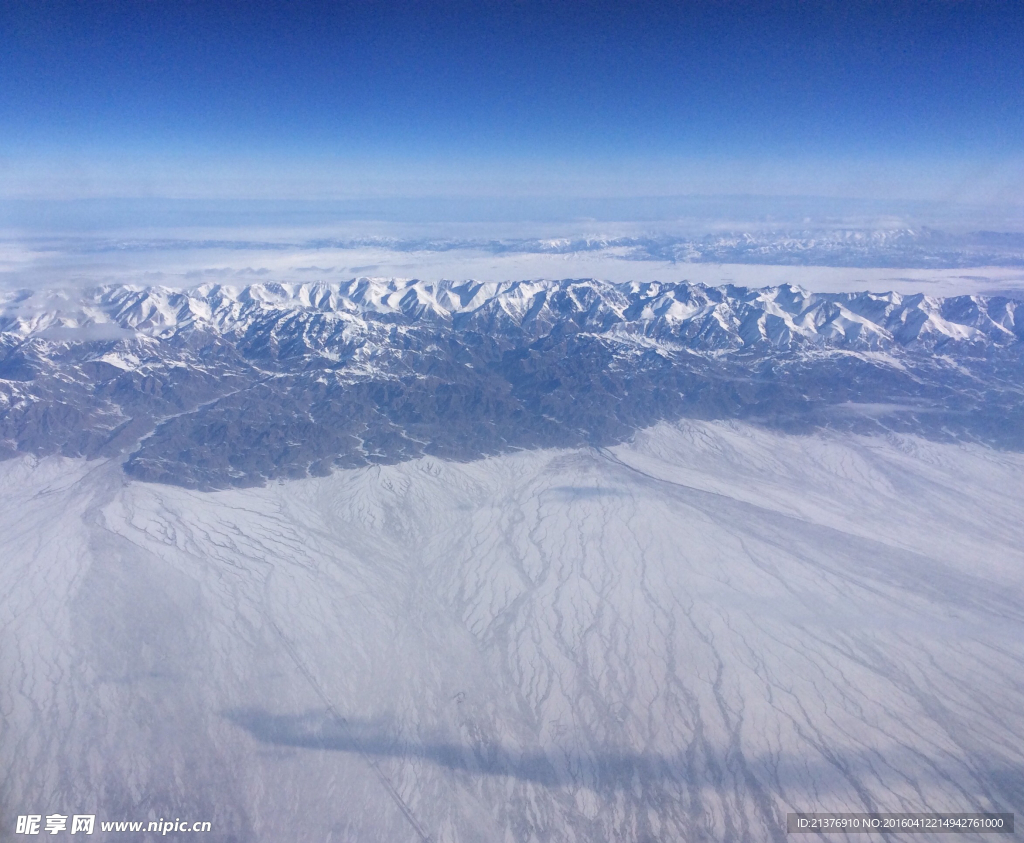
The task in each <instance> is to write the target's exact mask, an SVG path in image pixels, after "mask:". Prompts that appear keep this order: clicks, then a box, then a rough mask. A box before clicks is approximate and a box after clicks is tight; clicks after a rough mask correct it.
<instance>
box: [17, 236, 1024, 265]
mask: <svg viewBox="0 0 1024 843" xmlns="http://www.w3.org/2000/svg"><path fill="white" fill-rule="evenodd" d="M31 245H32V247H33V248H35V249H39V250H42V251H60V250H64V249H71V250H72V251H75V252H78V253H110V252H145V251H175V250H193V249H229V250H254V251H282V250H294V249H303V250H308V249H313V250H315V249H365V248H375V249H376V248H379V249H386V250H388V251H393V252H424V251H427V252H452V251H457V250H467V249H468V250H473V251H481V252H485V253H491V254H495V255H508V254H513V255H529V254H537V255H571V254H585V253H600V252H606V253H610V254H614V255H615V256H616V257H618V258H620V259H624V260H637V261H670V262H674V263H738V264H768V265H781V266H836V267H904V268H913V267H917V268H928V269H940V268H957V267H979V266H1003V267H1009V266H1024V233H1019V232H999V231H972V232H965V233H951V232H946V231H942V230H939V229H935V228H928V227H917V228H907V227H904V228H864V227H855V228H843V227H829V228H811V227H809V228H806V229H792V228H787V229H777V230H769V229H758V230H753V231H751V230H741V231H719V232H716V233H711V234H706V235H702V236H681V235H676V234H671V235H670V234H642V235H634V236H622V235H611V236H588V237H551V238H538V237H525V238H499V239H495V238H477V239H474V238H459V237H454V238H453V237H447V238H422V237H356V238H347V239H346V238H340V239H339V238H317V239H298V240H292V239H287V238H286V239H283V240H281V239H268V240H252V239H230V238H223V239H208V238H207V239H202V238H199V239H181V238H175V237H162V238H148V237H142V238H140V237H128V238H117V239H110V238H106V237H98V238H92V237H88V238H81V237H80V238H59V239H56V240H51V239H47V238H45V237H44V238H37V239H36V240H32V241H31Z"/></svg>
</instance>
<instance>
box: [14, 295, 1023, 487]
mask: <svg viewBox="0 0 1024 843" xmlns="http://www.w3.org/2000/svg"><path fill="white" fill-rule="evenodd" d="M1022 307H1024V305H1021V304H1019V303H1017V302H1014V301H1013V300H1010V299H1006V298H985V297H978V296H974V297H967V296H963V297H957V298H949V299H933V298H928V297H925V296H909V297H903V296H899V295H897V294H886V295H874V294H868V293H851V294H835V295H820V294H810V293H807V292H805V291H803V290H800V289H797V288H793V287H788V286H783V287H779V288H770V289H763V290H749V289H745V288H740V287H731V286H730V287H722V288H707V287H704V286H701V285H689V284H685V283H683V284H635V285H612V284H606V283H602V282H597V281H590V280H584V281H559V282H522V283H506V284H475V283H466V284H441V285H430V284H422V283H419V282H401V281H376V280H369V279H359V280H356V281H352V282H348V283H345V284H332V285H328V284H310V285H289V286H283V285H256V286H252V287H246V288H237V289H236V288H227V287H220V286H207V287H200V288H197V289H194V290H191V291H184V292H181V291H171V290H166V289H161V288H132V287H123V286H119V287H105V288H99V289H95V290H90V291H86V292H81V293H75V294H74V295H71V294H63V293H46V294H38V293H37V294H32V293H19V294H14V295H9V296H8V297H7V299H6V300H4V301H2V304H0V402H2V403H0V449H2V453H3V455H4V456H8V457H9V456H13V455H16V454H18V453H33V454H38V455H44V454H54V453H60V454H64V455H68V456H86V457H98V456H111V455H116V454H125V455H126V462H125V470H126V471H127V472H128V473H129V474H130V475H131V476H134V477H137V478H140V479H144V480H153V481H159V482H168V483H175V484H181V485H186V486H193V487H198V488H218V487H226V486H231V485H253V484H259V483H262V482H265V481H266V480H268V479H272V478H280V477H300V476H306V475H307V474H310V473H313V474H318V473H325V472H329V471H330V470H331V469H332V468H333V467H335V466H356V465H365V464H369V463H375V462H396V461H400V460H403V459H409V458H413V457H416V456H419V455H422V454H435V455H438V456H443V457H450V458H455V459H469V458H474V457H479V456H482V455H485V454H492V453H498V452H501V451H505V450H509V449H514V448H533V447H548V446H564V447H570V446H582V445H592V446H601V445H607V444H611V443H614V442H618V441H622V440H623V439H626V438H628V437H629V436H630V435H631V433H632V432H633V431H635V430H636V429H638V428H640V427H645V426H648V425H651V424H653V423H655V422H657V421H659V420H664V419H676V418H682V417H697V418H706V419H714V418H737V419H746V420H750V421H755V422H758V423H761V424H765V425H770V426H773V427H778V428H782V429H785V430H790V431H806V430H811V429H815V428H820V427H836V428H840V429H845V430H854V431H864V432H871V431H885V430H896V431H906V432H914V433H918V434H921V435H925V436H930V437H937V438H943V439H964V440H970V441H979V442H984V443H987V444H990V445H993V446H996V447H1003V448H1013V449H1024V310H1022V309H1021V308H1022Z"/></svg>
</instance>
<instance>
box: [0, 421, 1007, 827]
mask: <svg viewBox="0 0 1024 843" xmlns="http://www.w3.org/2000/svg"><path fill="white" fill-rule="evenodd" d="M0 535H2V537H3V539H2V544H3V556H4V563H3V565H2V566H0V642H2V643H0V683H2V684H0V717H2V721H3V728H2V730H0V758H3V760H4V763H3V765H2V766H0V810H2V812H3V816H4V817H11V816H13V815H14V814H25V813H42V814H47V813H51V812H59V813H63V814H72V813H96V814H97V815H98V817H99V818H100V819H133V818H138V819H142V818H150V817H151V818H154V819H155V818H158V817H172V818H173V817H181V818H189V819H201V820H207V819H208V820H211V821H212V822H213V828H214V833H213V834H212V835H203V837H204V839H208V840H211V839H216V840H233V841H239V843H241V841H245V843H256V841H267V843H277V842H278V841H370V840H373V841H378V840H379V841H420V840H428V839H429V840H432V841H437V843H440V841H605V840H607V841H612V840H615V841H641V840H644V841H654V840H657V841H676V840H679V841H682V840H686V841H698V840H751V841H761V840H783V839H784V838H785V814H786V812H787V811H811V810H817V811H841V810H849V811H860V810H880V811H922V810H934V811H947V812H948V811H969V810H1006V811H1016V812H1017V813H1018V814H1020V813H1021V812H1024V456H1022V455H1020V454H1012V453H1006V452H998V451H994V450H988V449H986V448H984V447H981V446H975V445H952V444H939V443H934V442H927V441H924V440H920V439H916V438H912V437H895V436H892V437H889V438H883V437H874V438H868V437H855V436H852V435H846V436H839V435H836V434H830V433H828V432H821V433H817V434H814V435H809V436H791V435H783V434H779V433H773V432H768V431H765V430H763V429H759V428H756V427H752V426H746V425H741V424H738V423H726V422H719V423H701V422H683V423H679V424H677V425H668V424H662V425H659V426H657V427H655V428H653V429H649V430H646V431H641V432H639V433H637V435H636V437H635V439H634V441H633V442H631V443H628V444H624V445H620V446H617V447H614V448H610V449H607V450H602V449H594V450H574V451H570V450H558V451H555V450H535V451H523V452H518V453H512V454H508V455H504V456H500V457H492V458H487V459H482V460H477V461H473V462H463V463H458V462H447V461H442V460H438V459H435V458H422V459H417V460H412V461H408V462H404V463H401V464H398V465H391V466H373V467H367V468H361V469H353V470H347V471H337V472H335V473H334V474H332V475H331V476H329V477H323V478H310V479H305V480H295V481H288V482H279V483H274V484H271V485H269V486H266V487H263V488H253V489H245V490H228V491H220V492H209V493H203V492H196V491H190V490H187V489H182V488H177V487H170V486H164V485H157V484H146V483H139V482H132V481H129V480H128V479H126V477H125V476H124V474H123V473H122V471H121V469H120V466H119V464H118V462H117V461H102V460H95V461H91V462H86V461H81V460H66V459H59V458H46V459H43V460H38V461H37V460H34V459H31V458H28V457H22V458H18V459H15V460H10V461H7V462H5V463H2V464H0ZM4 822H5V823H7V820H6V819H5V820H4ZM9 831H10V829H8V828H7V827H5V828H4V829H3V830H2V831H0V835H3V836H4V838H5V839H6V835H7V834H9ZM123 836H124V835H117V834H110V835H109V839H115V838H117V839H120V838H121V837H123ZM103 837H104V835H102V834H101V833H99V831H97V835H96V836H95V837H94V838H92V839H100V840H102V839H103ZM855 839H857V838H855ZM859 839H861V840H868V839H869V838H867V837H863V836H861V837H859ZM911 839H914V840H921V841H923V840H926V839H927V836H923V835H919V836H915V837H913V838H911ZM939 839H945V837H941V838H939Z"/></svg>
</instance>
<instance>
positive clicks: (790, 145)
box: [0, 0, 1024, 202]
mask: <svg viewBox="0 0 1024 843" xmlns="http://www.w3.org/2000/svg"><path fill="white" fill-rule="evenodd" d="M1022 160H1024V3H1021V2H969V0H930V2H918V3H901V2H895V1H893V2H877V3H863V2H850V1H848V2H812V0H805V1H804V2H778V3H754V2H733V3H730V2H693V3H688V2H674V3H666V2H649V3H645V2H626V1H625V0H623V2H616V3H611V2H609V3H599V2H592V3H591V2H585V0H578V1H577V2H533V0H477V2H466V3H462V2H445V3H438V2H402V0H390V2H375V0H361V2H357V3H345V2H341V3H305V2H298V0H296V2H288V3H258V2H253V3H237V4H229V3H218V2H212V0H196V1H195V2H174V0H158V1H157V0H154V2H101V0H97V1H96V2H68V3H58V2H48V0H24V2H11V0H0V195H3V194H6V195H8V196H12V195H19V196H34V195H38V196H62V197H73V196H95V195H126V196H132V195H178V196H192V195H195V196H225V197H246V196H260V197H274V196H282V197H288V198H299V197H304V196H311V197H318V198H320V197H335V198H336V197H346V196H358V195H362V194H369V195H382V194H383V195H429V194H434V193H437V194H445V193H448V194H459V193H470V194H479V195H483V194H487V195H492V194H501V193H502V192H506V191H507V192H509V193H519V194H527V195H529V194H532V193H538V194H558V193H566V194H572V193H576V194H592V195H618V194H622V195H642V194H665V193H768V194H770V193H783V194H784V193H797V194H818V195H859V196H862V197H869V198H870V197H871V196H873V195H875V194H877V195H878V196H880V197H883V198H885V197H900V198H909V199H913V198H940V199H942V198H953V199H955V198H957V197H958V196H961V195H962V196H966V197H967V198H974V199H978V198H980V199H982V200H992V201H1003V202H1015V201H1017V200H1018V199H1019V191H1020V190H1021V189H1022V188H1024V167H1022V164H1021V162H1022Z"/></svg>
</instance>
